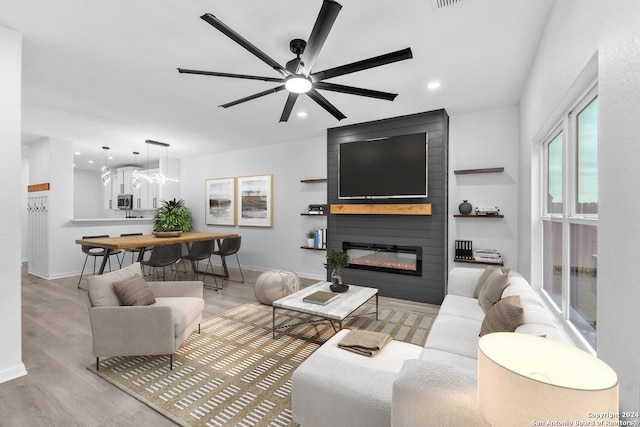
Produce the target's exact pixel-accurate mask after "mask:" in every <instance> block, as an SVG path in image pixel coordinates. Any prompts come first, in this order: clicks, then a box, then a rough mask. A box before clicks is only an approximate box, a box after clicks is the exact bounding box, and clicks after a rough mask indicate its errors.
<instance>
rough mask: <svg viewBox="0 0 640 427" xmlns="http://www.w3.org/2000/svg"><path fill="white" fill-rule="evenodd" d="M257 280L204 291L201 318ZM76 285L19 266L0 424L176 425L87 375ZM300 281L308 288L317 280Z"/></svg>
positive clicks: (236, 300)
mask: <svg viewBox="0 0 640 427" xmlns="http://www.w3.org/2000/svg"><path fill="white" fill-rule="evenodd" d="M230 270H231V278H232V279H234V278H239V277H240V275H239V272H238V271H237V270H234V269H230ZM243 271H244V270H243ZM259 274H260V272H256V271H244V276H245V283H243V284H241V283H236V282H232V281H227V282H225V284H224V289H223V290H220V291H217V292H216V291H213V290H209V289H205V291H204V298H205V310H204V314H203V316H204V317H205V318H208V317H211V316H215V315H217V314H221V313H224V312H225V311H228V310H230V309H232V308H234V307H237V306H239V305H242V304H245V303H248V302H252V301H255V296H254V293H253V287H254V283H255V280H256V278H257V277H258V276H259ZM183 278H186V277H185V275H184V274H183ZM210 280H211V278H210V277H209V278H207V281H210ZM77 282H78V277H77V276H76V277H68V278H63V279H56V280H44V279H40V278H38V277H36V276H32V275H30V274H28V273H26V265H23V269H22V360H23V362H24V364H25V367H26V369H27V371H28V375H26V376H24V377H21V378H18V379H15V380H13V381H9V382H6V383H2V384H0V426H3V427H4V426H7V427H14V426H16V427H17V426H20V427H22V426H29V427H31V426H65V427H66V426H154V427H156V426H173V425H175V424H174V423H173V422H172V421H170V420H168V419H166V418H164V417H163V416H162V415H160V414H159V413H157V412H156V411H154V410H153V409H151V408H149V407H147V406H146V405H145V404H143V403H140V402H139V401H137V400H136V399H134V398H132V397H130V396H129V395H127V394H126V393H124V392H122V391H120V390H119V389H117V388H116V387H114V386H113V385H111V384H109V383H107V382H106V381H104V380H102V379H100V378H99V377H98V376H97V375H95V374H93V373H91V372H89V371H88V370H87V369H86V366H87V365H89V364H91V363H93V362H94V361H95V359H94V357H93V355H92V352H91V329H90V326H89V316H88V313H87V297H86V294H87V292H86V291H85V290H83V289H77V287H76V286H77ZM302 282H303V285H309V284H312V283H315V282H316V281H315V280H311V279H302ZM83 283H86V281H84V279H83ZM380 305H382V306H392V307H396V308H402V309H407V310H412V311H419V312H426V313H437V309H438V307H437V306H432V305H429V304H421V303H415V302H410V301H401V300H395V299H391V298H384V297H381V298H380Z"/></svg>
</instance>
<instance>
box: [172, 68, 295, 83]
mask: <svg viewBox="0 0 640 427" xmlns="http://www.w3.org/2000/svg"><path fill="white" fill-rule="evenodd" d="M178 72H179V73H184V74H202V75H205V76H216V77H233V78H234V79H248V80H262V81H265V82H276V83H282V82H284V79H278V78H275V77H263V76H249V75H247V74H232V73H218V72H216V71H200V70H187V69H186V68H178Z"/></svg>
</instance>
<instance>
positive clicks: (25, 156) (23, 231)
mask: <svg viewBox="0 0 640 427" xmlns="http://www.w3.org/2000/svg"><path fill="white" fill-rule="evenodd" d="M28 185H29V149H28V147H26V146H24V145H23V146H22V159H21V170H20V211H21V212H22V215H21V216H20V219H21V221H20V235H21V239H20V241H21V250H20V259H21V260H22V261H23V262H26V261H28V260H27V258H28V256H29V255H28V247H27V238H28V235H27V233H28V230H27V226H28V222H29V221H28V218H27V215H26V212H27V201H28V196H29V193H28V192H27V186H28Z"/></svg>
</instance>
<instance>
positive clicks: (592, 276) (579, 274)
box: [569, 224, 598, 348]
mask: <svg viewBox="0 0 640 427" xmlns="http://www.w3.org/2000/svg"><path fill="white" fill-rule="evenodd" d="M570 235H571V257H570V258H571V274H570V279H569V284H570V289H569V295H570V306H571V312H570V313H569V319H570V320H571V321H572V322H573V324H574V325H575V326H576V328H577V329H578V330H579V331H580V332H581V333H582V335H584V337H585V338H586V339H587V341H589V342H590V343H591V345H593V346H594V348H595V345H596V300H597V295H598V292H597V284H598V228H597V227H593V226H589V225H582V224H571V227H570Z"/></svg>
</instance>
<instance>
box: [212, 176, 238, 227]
mask: <svg viewBox="0 0 640 427" xmlns="http://www.w3.org/2000/svg"><path fill="white" fill-rule="evenodd" d="M205 186H206V213H205V221H206V223H207V224H208V225H236V179H235V178H214V179H207V180H206V181H205Z"/></svg>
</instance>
